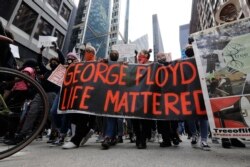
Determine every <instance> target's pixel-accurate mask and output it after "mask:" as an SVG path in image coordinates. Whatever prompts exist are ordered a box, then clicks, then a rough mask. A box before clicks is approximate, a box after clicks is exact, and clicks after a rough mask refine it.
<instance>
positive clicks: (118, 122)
mask: <svg viewBox="0 0 250 167" xmlns="http://www.w3.org/2000/svg"><path fill="white" fill-rule="evenodd" d="M109 59H110V63H112V62H117V61H118V59H119V53H118V51H117V50H111V51H110V54H109ZM106 121H107V124H106V127H105V130H104V134H105V138H104V141H103V142H102V147H103V148H104V149H109V147H110V146H113V145H115V144H116V142H119V143H122V142H123V139H122V136H123V119H122V118H114V117H106ZM117 132H118V139H116V134H117Z"/></svg>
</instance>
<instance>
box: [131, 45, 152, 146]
mask: <svg viewBox="0 0 250 167" xmlns="http://www.w3.org/2000/svg"><path fill="white" fill-rule="evenodd" d="M151 52H152V50H141V51H140V52H139V53H138V55H137V62H138V64H149V63H150V62H149V58H150V53H151ZM151 121H152V120H146V119H132V123H133V130H134V132H135V136H136V147H137V148H138V149H145V148H147V144H146V140H147V135H148V134H149V133H150V131H151V127H150V124H151Z"/></svg>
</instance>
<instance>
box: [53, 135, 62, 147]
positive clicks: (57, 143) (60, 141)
mask: <svg viewBox="0 0 250 167" xmlns="http://www.w3.org/2000/svg"><path fill="white" fill-rule="evenodd" d="M63 144H64V137H60V138H58V139H57V140H56V141H54V142H52V143H51V146H62V145H63Z"/></svg>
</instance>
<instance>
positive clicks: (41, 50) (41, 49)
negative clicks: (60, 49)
mask: <svg viewBox="0 0 250 167" xmlns="http://www.w3.org/2000/svg"><path fill="white" fill-rule="evenodd" d="M44 49H45V47H44V46H43V45H42V47H41V48H40V53H42V52H43V50H44Z"/></svg>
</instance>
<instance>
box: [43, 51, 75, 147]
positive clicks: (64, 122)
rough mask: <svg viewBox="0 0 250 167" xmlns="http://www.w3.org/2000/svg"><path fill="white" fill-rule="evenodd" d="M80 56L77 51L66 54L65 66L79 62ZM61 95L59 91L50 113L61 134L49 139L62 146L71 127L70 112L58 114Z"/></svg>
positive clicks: (55, 144) (52, 121) (52, 142)
mask: <svg viewBox="0 0 250 167" xmlns="http://www.w3.org/2000/svg"><path fill="white" fill-rule="evenodd" d="M78 62H79V58H78V56H77V55H76V53H73V52H69V53H68V54H67V56H66V64H65V66H66V67H68V66H69V65H70V64H72V63H78ZM59 97H60V94H59V93H58V94H57V95H56V98H55V100H54V102H53V105H52V107H51V109H50V115H51V119H52V120H51V123H52V124H54V126H55V128H56V131H57V133H58V134H59V135H58V136H57V138H55V139H54V140H52V141H49V142H48V143H51V144H52V146H61V145H63V144H64V139H65V137H66V135H67V132H68V130H69V129H70V121H69V116H68V114H58V113H57V106H58V103H59Z"/></svg>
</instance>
